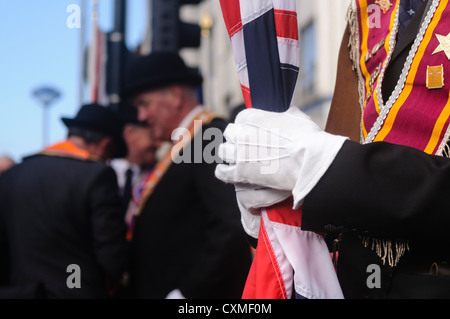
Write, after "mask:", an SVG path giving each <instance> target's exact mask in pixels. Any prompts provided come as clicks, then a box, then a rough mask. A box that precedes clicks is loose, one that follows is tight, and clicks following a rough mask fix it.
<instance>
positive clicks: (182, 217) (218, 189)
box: [131, 119, 251, 299]
mask: <svg viewBox="0 0 450 319" xmlns="http://www.w3.org/2000/svg"><path fill="white" fill-rule="evenodd" d="M225 126H226V123H225V122H224V121H222V120H219V119H216V120H214V121H213V122H212V123H211V124H210V125H206V126H204V127H203V132H205V131H206V130H208V129H209V128H216V129H217V128H218V129H219V130H220V131H223V130H224V128H225ZM199 137H201V135H197V137H196V139H195V140H194V142H193V143H192V144H190V146H188V147H187V148H186V149H185V150H184V151H187V150H188V149H190V151H191V153H190V154H191V156H192V157H191V160H192V163H180V164H175V163H172V165H171V167H170V168H169V169H168V171H167V172H166V174H165V175H164V177H163V178H162V180H161V181H160V183H159V184H158V186H157V187H156V189H155V191H154V193H153V194H152V196H151V197H150V198H149V200H148V201H147V203H146V205H145V207H144V209H143V211H142V214H141V215H140V216H139V217H138V218H137V220H136V224H135V230H134V236H133V241H132V268H131V269H132V272H131V280H132V286H133V290H134V293H135V295H136V297H137V298H156V299H162V298H165V297H166V296H167V295H168V294H169V293H170V292H171V291H172V290H174V289H179V290H180V291H181V293H182V294H183V295H184V296H185V297H186V298H194V299H199V298H240V297H241V296H242V291H243V287H244V284H245V281H246V278H247V274H248V271H249V268H250V263H251V253H250V247H249V245H248V243H247V240H246V236H245V233H244V231H243V228H242V225H241V223H240V212H239V209H238V207H237V202H236V194H235V191H234V187H233V186H232V185H227V184H225V183H223V182H221V181H219V180H218V179H217V178H216V177H215V175H214V171H215V167H216V164H215V163H212V164H208V163H206V162H205V160H202V161H201V163H195V162H194V160H195V158H194V152H195V151H194V150H195V149H196V147H195V145H197V146H199V144H198V143H202V144H203V146H199V147H200V148H199V149H200V150H205V149H206V147H207V145H209V143H210V142H211V141H209V140H205V141H203V142H202V141H201V139H200V138H199ZM220 143H222V139H221V140H220ZM216 144H217V143H216ZM215 158H216V160H218V157H217V154H215ZM197 159H198V157H197Z"/></svg>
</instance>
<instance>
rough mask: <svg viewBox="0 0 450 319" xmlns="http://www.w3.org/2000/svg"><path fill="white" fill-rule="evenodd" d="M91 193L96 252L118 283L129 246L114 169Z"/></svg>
mask: <svg viewBox="0 0 450 319" xmlns="http://www.w3.org/2000/svg"><path fill="white" fill-rule="evenodd" d="M89 194H90V199H89V203H90V204H89V205H90V211H91V220H92V227H93V232H92V233H93V239H94V243H93V247H94V252H95V254H96V257H97V260H98V262H99V263H100V265H101V266H102V268H103V269H104V270H105V272H106V273H107V274H108V275H109V276H111V277H112V279H115V280H117V279H119V277H120V276H121V275H122V274H123V273H124V271H125V270H126V268H127V263H128V243H127V241H126V225H125V222H124V218H123V214H122V211H121V206H120V199H119V195H118V194H119V193H118V186H117V180H116V175H115V173H114V171H113V170H112V169H111V168H110V167H105V169H104V170H103V171H102V172H101V173H100V174H99V175H98V177H97V178H96V179H95V180H94V182H93V183H92V184H91V191H90V192H89Z"/></svg>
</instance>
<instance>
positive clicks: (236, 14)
mask: <svg viewBox="0 0 450 319" xmlns="http://www.w3.org/2000/svg"><path fill="white" fill-rule="evenodd" d="M220 5H221V7H222V13H223V18H224V20H225V25H226V27H227V30H228V34H229V36H230V38H231V37H232V36H233V35H235V34H236V33H237V32H238V31H239V30H241V29H242V19H241V7H240V5H239V0H220Z"/></svg>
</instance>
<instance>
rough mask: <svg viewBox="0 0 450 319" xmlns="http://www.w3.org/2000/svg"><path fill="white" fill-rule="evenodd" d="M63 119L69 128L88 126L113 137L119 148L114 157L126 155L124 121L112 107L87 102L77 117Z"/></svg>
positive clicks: (87, 127)
mask: <svg viewBox="0 0 450 319" xmlns="http://www.w3.org/2000/svg"><path fill="white" fill-rule="evenodd" d="M61 119H62V121H63V123H64V124H65V125H66V126H67V128H71V127H79V128H86V129H90V130H92V131H95V132H98V133H103V134H105V135H106V136H110V137H112V138H113V140H114V141H115V144H116V148H117V149H116V154H113V155H115V156H114V157H116V158H117V157H123V156H124V155H126V145H125V141H124V140H123V136H122V133H123V126H124V122H123V120H122V119H121V118H120V117H119V116H118V114H116V113H115V112H114V111H112V110H111V109H110V108H108V107H105V106H102V105H100V104H86V105H83V106H82V107H81V109H80V110H79V111H78V114H77V115H76V116H75V118H65V117H63V118H61Z"/></svg>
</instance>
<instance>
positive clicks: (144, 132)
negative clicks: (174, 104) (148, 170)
mask: <svg viewBox="0 0 450 319" xmlns="http://www.w3.org/2000/svg"><path fill="white" fill-rule="evenodd" d="M123 135H124V139H125V142H126V143H127V147H128V159H129V160H130V161H131V162H132V163H134V164H137V165H140V166H144V165H146V164H151V163H153V162H154V161H155V158H156V151H157V149H158V147H159V145H157V144H155V143H154V142H153V139H152V138H151V132H150V128H148V127H146V126H142V125H135V124H129V125H126V126H125V129H124V134H123Z"/></svg>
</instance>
